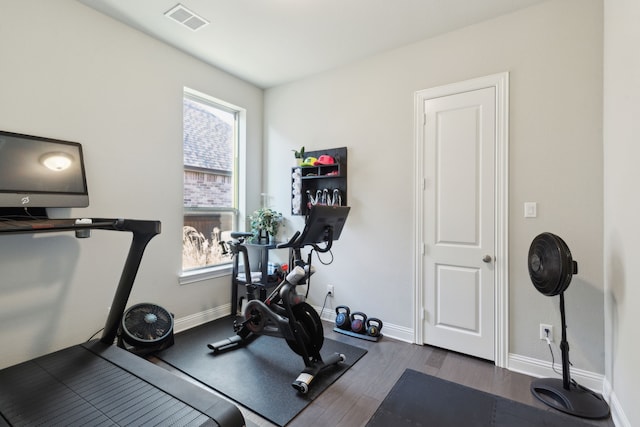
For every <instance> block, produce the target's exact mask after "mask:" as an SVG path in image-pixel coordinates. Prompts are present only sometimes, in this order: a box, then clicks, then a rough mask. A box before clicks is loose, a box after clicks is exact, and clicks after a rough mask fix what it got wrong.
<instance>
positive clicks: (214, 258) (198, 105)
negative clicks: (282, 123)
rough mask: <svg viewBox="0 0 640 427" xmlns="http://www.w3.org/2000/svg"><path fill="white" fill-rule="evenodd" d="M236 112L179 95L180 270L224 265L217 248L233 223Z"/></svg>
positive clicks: (194, 96) (196, 95) (207, 100)
mask: <svg viewBox="0 0 640 427" xmlns="http://www.w3.org/2000/svg"><path fill="white" fill-rule="evenodd" d="M239 113H240V111H239V110H236V109H233V108H231V107H230V106H229V105H227V104H224V103H222V102H221V101H218V100H215V99H213V98H210V97H208V96H206V95H203V94H200V93H197V92H195V91H191V90H187V89H185V92H184V98H183V161H184V192H183V199H184V223H183V230H182V270H183V272H189V271H192V272H193V271H198V270H202V269H207V268H211V267H215V266H219V265H222V264H228V263H229V262H230V260H229V258H228V257H225V256H223V254H222V250H221V247H220V245H219V242H220V241H221V240H222V239H226V238H228V233H229V231H231V230H234V229H236V228H237V223H238V176H237V175H238V174H237V166H238V162H237V158H238V155H237V153H238V122H239Z"/></svg>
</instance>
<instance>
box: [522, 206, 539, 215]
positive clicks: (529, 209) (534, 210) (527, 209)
mask: <svg viewBox="0 0 640 427" xmlns="http://www.w3.org/2000/svg"><path fill="white" fill-rule="evenodd" d="M537 216H538V204H537V203H536V202H524V217H525V218H535V217H537Z"/></svg>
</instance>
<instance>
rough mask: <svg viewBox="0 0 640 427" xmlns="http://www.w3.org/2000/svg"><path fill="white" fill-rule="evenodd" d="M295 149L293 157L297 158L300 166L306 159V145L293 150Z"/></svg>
mask: <svg viewBox="0 0 640 427" xmlns="http://www.w3.org/2000/svg"><path fill="white" fill-rule="evenodd" d="M291 151H293V157H295V158H296V164H297V165H298V166H300V165H301V164H302V162H303V161H304V146H303V147H302V148H300V150H291Z"/></svg>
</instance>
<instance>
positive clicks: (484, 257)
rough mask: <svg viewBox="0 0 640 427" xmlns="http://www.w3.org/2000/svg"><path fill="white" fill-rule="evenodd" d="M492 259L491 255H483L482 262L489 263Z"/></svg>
mask: <svg viewBox="0 0 640 427" xmlns="http://www.w3.org/2000/svg"><path fill="white" fill-rule="evenodd" d="M492 259H493V258H492V257H491V255H485V256H483V257H482V262H491V260H492Z"/></svg>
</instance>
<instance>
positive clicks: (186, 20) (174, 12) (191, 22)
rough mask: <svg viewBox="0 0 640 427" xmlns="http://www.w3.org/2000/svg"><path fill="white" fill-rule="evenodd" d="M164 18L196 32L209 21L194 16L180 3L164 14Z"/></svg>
mask: <svg viewBox="0 0 640 427" xmlns="http://www.w3.org/2000/svg"><path fill="white" fill-rule="evenodd" d="M164 16H166V17H168V18H171V19H173V20H174V21H176V22H178V23H180V24H182V25H184V26H185V27H187V28H189V29H191V30H193V31H196V30H199V29H200V28H202V27H204V26H205V25H207V24H209V21H207V20H206V19H204V18H203V17H201V16H198V15H196V14H195V13H193V12H192V11H190V10H189V9H187V8H186V7H184V6H183V5H181V4H180V3H178V4H177V5H176V6H175V7H173V8H172V9H171V10H169V11H167V12H165V14H164Z"/></svg>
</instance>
